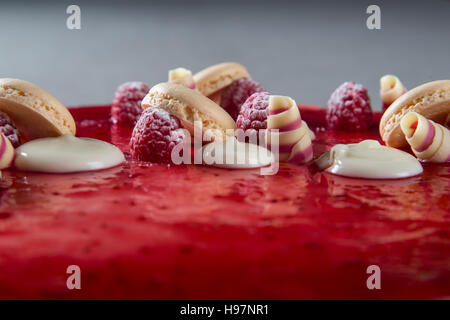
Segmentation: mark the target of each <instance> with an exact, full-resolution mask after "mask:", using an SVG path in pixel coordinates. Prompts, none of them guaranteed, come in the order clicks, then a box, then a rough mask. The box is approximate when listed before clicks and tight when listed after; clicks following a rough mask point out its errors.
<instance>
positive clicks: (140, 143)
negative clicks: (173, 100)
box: [130, 107, 185, 163]
mask: <svg viewBox="0 0 450 320" xmlns="http://www.w3.org/2000/svg"><path fill="white" fill-rule="evenodd" d="M184 137H185V136H184V131H183V130H182V126H181V124H180V121H179V120H178V119H177V118H175V117H174V116H172V115H170V114H169V113H168V112H167V111H165V110H163V109H159V108H154V107H151V108H147V109H145V110H144V112H143V113H142V115H141V117H140V118H139V120H138V122H137V123H136V126H135V127H134V130H133V134H132V136H131V140H130V149H131V155H132V157H133V159H136V160H141V161H150V162H165V163H170V162H172V161H171V153H172V149H173V148H174V147H175V146H176V145H177V144H179V143H181V142H182V141H183V139H184Z"/></svg>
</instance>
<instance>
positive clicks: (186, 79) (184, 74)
mask: <svg viewBox="0 0 450 320" xmlns="http://www.w3.org/2000/svg"><path fill="white" fill-rule="evenodd" d="M169 82H174V83H178V84H181V85H183V86H185V87H188V88H189V89H192V90H195V81H194V77H193V76H192V72H191V70H188V69H185V68H177V69H173V70H169Z"/></svg>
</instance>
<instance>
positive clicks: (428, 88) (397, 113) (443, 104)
mask: <svg viewBox="0 0 450 320" xmlns="http://www.w3.org/2000/svg"><path fill="white" fill-rule="evenodd" d="M411 111H413V112H416V113H418V114H420V115H422V116H424V117H425V118H427V119H430V120H433V121H435V122H437V123H442V124H445V123H446V121H447V119H448V117H449V115H450V80H438V81H433V82H428V83H425V84H423V85H420V86H418V87H416V88H414V89H412V90H409V91H408V92H406V93H405V94H404V95H402V96H400V97H399V98H398V99H397V100H395V101H394V102H393V103H392V104H391V106H390V107H389V108H387V109H386V111H385V112H384V114H383V116H382V117H381V121H380V127H379V129H380V135H381V138H382V139H383V141H384V142H385V143H386V145H388V146H390V147H395V148H400V147H405V146H407V145H408V143H407V141H406V139H405V135H404V133H403V132H402V129H401V127H400V122H401V120H402V118H403V117H404V116H405V115H406V114H407V113H408V112H411Z"/></svg>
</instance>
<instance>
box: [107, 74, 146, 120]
mask: <svg viewBox="0 0 450 320" xmlns="http://www.w3.org/2000/svg"><path fill="white" fill-rule="evenodd" d="M149 90H150V88H149V86H148V85H147V84H145V83H143V82H138V81H133V82H125V83H124V84H121V85H120V86H119V87H118V88H117V90H116V93H115V94H114V100H113V103H112V106H111V119H112V121H113V123H118V124H122V125H126V126H130V127H133V126H134V125H135V124H136V122H137V121H138V119H139V117H140V116H141V113H142V107H141V102H142V99H144V97H145V95H146V94H147V93H148V91H149Z"/></svg>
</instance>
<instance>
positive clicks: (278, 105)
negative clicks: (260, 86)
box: [267, 95, 313, 163]
mask: <svg viewBox="0 0 450 320" xmlns="http://www.w3.org/2000/svg"><path fill="white" fill-rule="evenodd" d="M267 113H268V114H269V116H268V117H267V129H268V131H267V144H268V147H269V149H270V150H272V152H274V150H273V149H274V147H275V148H278V151H279V160H280V161H287V162H294V163H306V162H308V161H310V160H311V159H312V157H313V150H312V143H311V137H310V135H309V129H308V127H307V126H306V125H305V124H304V123H303V122H302V118H301V116H300V111H299V110H298V107H297V104H296V103H295V101H294V100H293V99H291V98H290V97H283V96H273V95H271V96H269V106H268V108H267ZM272 129H277V130H278V132H274V131H273V130H272ZM274 134H275V135H277V136H278V141H279V146H274V145H273V144H271V140H272V137H273V135H274Z"/></svg>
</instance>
